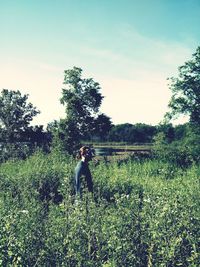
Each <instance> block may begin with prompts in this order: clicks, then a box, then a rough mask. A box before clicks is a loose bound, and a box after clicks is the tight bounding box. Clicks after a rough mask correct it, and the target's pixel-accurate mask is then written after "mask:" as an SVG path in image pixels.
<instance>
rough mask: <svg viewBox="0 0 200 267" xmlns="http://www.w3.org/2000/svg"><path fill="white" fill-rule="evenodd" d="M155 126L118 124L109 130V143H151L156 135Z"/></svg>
mask: <svg viewBox="0 0 200 267" xmlns="http://www.w3.org/2000/svg"><path fill="white" fill-rule="evenodd" d="M156 132H157V129H156V127H155V126H151V125H147V124H144V123H137V124H134V125H133V124H130V123H124V124H118V125H115V126H113V127H112V128H111V131H110V133H109V141H111V142H113V141H114V142H128V143H131V144H133V143H151V142H152V139H153V136H154V135H155V134H156Z"/></svg>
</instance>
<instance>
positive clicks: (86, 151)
mask: <svg viewBox="0 0 200 267" xmlns="http://www.w3.org/2000/svg"><path fill="white" fill-rule="evenodd" d="M86 154H91V157H92V153H91V150H90V148H89V146H82V147H81V148H80V149H79V151H78V154H77V157H76V158H77V159H81V158H82V156H85V155H86Z"/></svg>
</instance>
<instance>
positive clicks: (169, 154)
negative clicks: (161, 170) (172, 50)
mask: <svg viewBox="0 0 200 267" xmlns="http://www.w3.org/2000/svg"><path fill="white" fill-rule="evenodd" d="M178 70H179V74H178V77H176V78H174V77H172V78H171V84H170V89H171V91H172V97H171V100H170V102H169V105H168V106H169V108H170V110H169V112H167V113H166V115H165V118H166V119H167V120H171V119H172V118H176V117H177V116H179V115H181V114H184V115H188V116H189V123H187V124H186V125H185V126H182V127H180V126H179V128H177V127H176V128H175V129H173V138H172V139H171V140H170V141H171V142H169V140H167V137H166V135H163V136H158V138H157V140H156V142H155V148H156V149H155V150H156V151H157V155H158V156H159V155H160V156H161V157H164V158H165V159H167V160H168V161H171V162H173V163H177V164H178V165H180V166H182V167H185V166H189V165H191V164H193V163H197V162H199V161H200V156H199V154H200V144H199V140H200V47H198V48H197V50H196V52H195V53H194V54H193V55H192V59H191V60H189V61H187V62H186V63H185V64H184V65H183V66H181V67H179V69H178ZM171 133H172V131H171ZM161 137H162V138H161ZM178 138H179V139H178ZM173 139H174V140H173ZM167 141H168V142H167Z"/></svg>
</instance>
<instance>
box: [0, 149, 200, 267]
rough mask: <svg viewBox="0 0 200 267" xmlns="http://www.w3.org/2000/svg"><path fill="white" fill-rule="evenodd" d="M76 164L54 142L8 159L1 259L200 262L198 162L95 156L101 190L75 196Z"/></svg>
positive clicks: (0, 201) (0, 183) (1, 179)
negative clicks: (105, 159) (182, 163)
mask: <svg viewBox="0 0 200 267" xmlns="http://www.w3.org/2000/svg"><path fill="white" fill-rule="evenodd" d="M75 164H76V162H75V161H74V160H72V158H70V157H65V156H64V155H63V154H61V153H60V152H59V151H58V150H53V151H52V152H51V153H50V154H49V155H44V154H43V153H41V152H37V153H36V154H35V155H33V156H32V157H30V158H28V159H26V160H24V161H16V162H6V163H4V164H2V165H1V169H0V187H1V191H0V235H1V238H0V265H1V266H71V267H73V266H92V267H93V266H94V267H95V266H97V267H98V266H104V267H105V266H136V267H137V266H138V267H140V266H155V267H160V266H194V267H197V266H199V261H200V257H199V255H200V254H199V253H200V251H199V236H200V217H199V206H200V205H199V204H200V198H199V187H198V185H199V174H200V168H199V166H193V167H191V168H189V169H187V170H185V171H183V170H182V169H180V168H178V167H176V168H172V166H171V164H168V163H162V162H160V161H157V160H153V161H149V160H148V161H147V160H146V161H143V162H139V161H127V162H126V163H124V162H121V163H119V162H117V161H116V162H115V161H113V162H111V163H103V162H100V163H99V164H98V165H97V166H95V163H92V162H91V172H92V173H93V177H94V192H95V195H94V196H92V195H91V194H90V193H88V192H87V191H86V189H85V191H84V193H83V198H82V199H81V200H79V201H76V202H75V196H74V195H73V170H74V167H75ZM41 188H43V189H45V190H41ZM56 195H62V198H61V199H60V200H59V201H56V199H55V196H56Z"/></svg>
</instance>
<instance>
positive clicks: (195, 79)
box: [166, 47, 200, 125]
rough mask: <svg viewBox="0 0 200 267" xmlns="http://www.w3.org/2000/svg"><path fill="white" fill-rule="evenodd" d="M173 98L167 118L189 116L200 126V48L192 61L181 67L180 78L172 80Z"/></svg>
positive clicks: (192, 121) (191, 120)
mask: <svg viewBox="0 0 200 267" xmlns="http://www.w3.org/2000/svg"><path fill="white" fill-rule="evenodd" d="M170 89H171V91H172V97H171V100H170V102H169V108H170V111H169V112H168V113H167V114H166V117H167V118H170V119H171V118H173V117H176V116H177V115H180V114H186V115H189V118H190V122H191V123H194V124H197V125H199V124H200V47H198V48H197V50H196V52H195V53H194V54H193V55H192V59H191V60H189V61H187V62H186V63H185V64H184V65H183V66H181V67H179V74H178V77H176V78H175V77H172V78H171V84H170Z"/></svg>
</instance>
